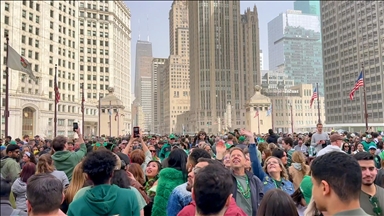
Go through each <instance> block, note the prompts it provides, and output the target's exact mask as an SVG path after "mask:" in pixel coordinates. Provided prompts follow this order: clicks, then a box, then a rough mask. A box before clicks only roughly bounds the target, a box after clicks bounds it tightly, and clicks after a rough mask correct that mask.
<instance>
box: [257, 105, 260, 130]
mask: <svg viewBox="0 0 384 216" xmlns="http://www.w3.org/2000/svg"><path fill="white" fill-rule="evenodd" d="M257 112H258V115H257V130H258V132H259V134H260V110H259V108H257Z"/></svg>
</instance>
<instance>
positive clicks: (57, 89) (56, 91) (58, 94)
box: [54, 77, 60, 103]
mask: <svg viewBox="0 0 384 216" xmlns="http://www.w3.org/2000/svg"><path fill="white" fill-rule="evenodd" d="M54 90H55V102H56V103H59V101H60V92H59V88H58V87H57V81H56V77H55V87H54Z"/></svg>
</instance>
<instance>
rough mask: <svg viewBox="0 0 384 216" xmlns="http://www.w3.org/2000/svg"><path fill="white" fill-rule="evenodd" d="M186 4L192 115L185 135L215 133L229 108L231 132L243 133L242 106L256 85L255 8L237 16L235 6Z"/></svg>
mask: <svg viewBox="0 0 384 216" xmlns="http://www.w3.org/2000/svg"><path fill="white" fill-rule="evenodd" d="M188 4H189V5H188V14H189V24H190V25H189V32H190V40H189V42H190V44H189V45H190V79H191V111H190V113H188V115H189V116H190V117H189V119H190V121H189V126H188V127H187V129H186V130H187V131H191V132H197V131H199V130H204V131H206V132H209V133H211V132H212V133H217V132H219V127H218V125H220V122H219V121H221V120H223V119H224V114H225V112H226V110H227V106H228V104H230V105H231V106H232V107H233V108H232V110H233V112H231V113H232V118H231V119H232V126H233V128H238V127H243V126H244V125H245V119H244V115H243V113H244V111H245V110H244V105H245V101H246V99H248V98H249V97H250V96H252V95H253V93H254V92H253V87H254V85H255V84H257V83H260V57H259V54H260V51H259V36H258V35H259V28H258V16H257V11H256V7H255V8H254V11H251V10H250V9H247V11H246V12H245V14H244V15H241V14H240V2H239V1H235V2H230V1H207V2H201V1H189V2H188ZM215 125H216V126H215Z"/></svg>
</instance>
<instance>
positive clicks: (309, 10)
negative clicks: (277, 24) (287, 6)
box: [293, 0, 320, 16]
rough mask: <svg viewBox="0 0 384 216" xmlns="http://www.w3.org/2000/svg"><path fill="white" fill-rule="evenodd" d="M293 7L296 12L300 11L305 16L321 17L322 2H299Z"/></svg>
mask: <svg viewBox="0 0 384 216" xmlns="http://www.w3.org/2000/svg"><path fill="white" fill-rule="evenodd" d="M293 7H294V9H295V10H300V11H301V12H302V13H303V14H312V15H316V16H320V1H316V0H307V1H305V0H298V1H295V2H294V3H293Z"/></svg>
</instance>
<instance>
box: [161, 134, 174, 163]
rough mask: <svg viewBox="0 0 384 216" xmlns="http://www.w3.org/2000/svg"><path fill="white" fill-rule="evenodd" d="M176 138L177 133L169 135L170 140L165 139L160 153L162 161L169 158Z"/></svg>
mask: <svg viewBox="0 0 384 216" xmlns="http://www.w3.org/2000/svg"><path fill="white" fill-rule="evenodd" d="M175 139H176V137H175V135H173V134H171V135H169V142H167V141H165V140H164V145H163V147H162V148H161V150H160V153H159V158H160V160H161V161H163V160H164V159H165V158H168V156H169V154H170V153H171V150H172V143H174V142H175Z"/></svg>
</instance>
